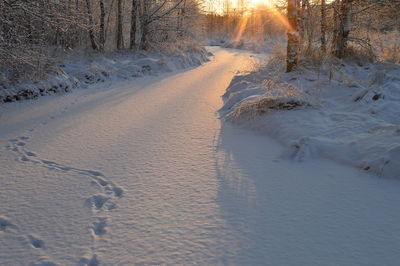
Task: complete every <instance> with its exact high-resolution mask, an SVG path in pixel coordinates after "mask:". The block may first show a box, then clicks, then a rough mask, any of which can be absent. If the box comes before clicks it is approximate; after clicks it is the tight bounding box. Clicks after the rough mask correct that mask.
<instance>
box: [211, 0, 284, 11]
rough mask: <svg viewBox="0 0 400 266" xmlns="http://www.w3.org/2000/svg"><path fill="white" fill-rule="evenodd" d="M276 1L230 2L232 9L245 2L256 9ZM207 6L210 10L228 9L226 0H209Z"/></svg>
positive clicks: (234, 0)
mask: <svg viewBox="0 0 400 266" xmlns="http://www.w3.org/2000/svg"><path fill="white" fill-rule="evenodd" d="M275 1H276V0H229V5H230V6H231V8H235V7H237V6H239V5H240V4H239V3H240V2H244V3H245V5H246V6H247V7H249V8H255V7H257V6H258V5H272V4H273V3H274V2H275ZM206 2H207V3H206V5H207V7H208V8H209V9H210V10H223V9H225V8H226V0H207V1H206Z"/></svg>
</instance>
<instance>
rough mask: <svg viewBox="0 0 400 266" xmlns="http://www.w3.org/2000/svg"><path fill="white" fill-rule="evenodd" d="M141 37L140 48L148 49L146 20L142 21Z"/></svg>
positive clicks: (147, 25)
mask: <svg viewBox="0 0 400 266" xmlns="http://www.w3.org/2000/svg"><path fill="white" fill-rule="evenodd" d="M141 26H142V30H141V32H142V38H141V39H140V47H139V49H140V50H148V49H149V40H148V37H149V24H148V23H147V21H144V22H142V25H141Z"/></svg>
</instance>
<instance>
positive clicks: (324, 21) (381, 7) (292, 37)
mask: <svg viewBox="0 0 400 266" xmlns="http://www.w3.org/2000/svg"><path fill="white" fill-rule="evenodd" d="M287 19H288V23H289V28H288V31H287V37H288V42H287V64H286V65H287V69H286V70H287V72H291V71H292V70H293V69H294V68H295V67H296V65H297V63H298V54H299V51H300V50H301V49H303V50H305V51H306V54H307V53H311V52H313V51H314V52H315V51H318V52H320V53H323V54H325V53H329V54H331V55H333V56H335V57H337V58H340V59H343V58H345V57H346V56H348V55H349V54H350V53H349V50H350V49H349V44H352V45H353V46H358V48H359V49H363V50H364V51H365V52H367V53H368V52H369V53H373V51H372V49H373V48H374V47H373V44H372V43H371V42H370V36H371V35H373V34H381V35H382V34H385V33H386V32H389V31H399V30H400V1H399V0H334V1H329V2H328V1H327V0H318V1H312V0H287ZM392 41H393V42H394V43H395V45H397V44H399V40H398V39H397V40H392ZM396 51H397V50H396ZM399 52H400V51H399Z"/></svg>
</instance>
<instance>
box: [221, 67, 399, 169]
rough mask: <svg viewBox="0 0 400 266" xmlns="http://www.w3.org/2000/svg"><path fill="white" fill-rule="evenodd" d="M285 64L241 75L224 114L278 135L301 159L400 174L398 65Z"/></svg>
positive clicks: (235, 83)
mask: <svg viewBox="0 0 400 266" xmlns="http://www.w3.org/2000/svg"><path fill="white" fill-rule="evenodd" d="M282 64H283V63H282V62H280V63H279V62H278V63H277V61H276V60H271V62H270V63H268V64H267V65H266V66H265V67H262V70H261V71H260V72H257V71H256V72H253V73H250V74H246V75H242V76H238V77H236V78H235V79H234V81H233V82H232V84H231V85H230V87H229V88H228V90H227V92H226V94H225V96H224V99H225V105H224V107H223V108H222V110H221V112H222V113H223V115H224V117H225V118H226V119H228V120H230V121H237V122H242V123H245V124H247V126H249V127H251V128H257V129H258V130H261V131H263V132H265V133H266V134H268V135H270V136H272V137H274V138H276V139H278V140H279V141H280V142H281V143H283V144H284V145H286V146H287V147H289V148H290V153H291V156H292V157H294V158H296V159H298V160H306V159H307V158H309V157H320V156H323V157H325V158H330V159H333V160H335V161H337V162H342V163H346V164H349V165H353V166H356V167H358V168H360V169H364V170H365V171H370V172H373V173H375V174H377V175H379V176H383V177H400V153H399V151H400V116H399V114H400V104H399V102H400V78H399V77H400V67H399V66H398V65H396V64H390V63H377V64H372V63H367V64H363V65H360V63H359V62H358V63H354V62H351V61H349V62H342V63H341V64H333V65H331V66H330V65H328V64H326V65H324V66H322V68H321V69H314V68H312V67H306V66H303V67H301V68H300V69H299V70H298V71H297V72H295V73H289V74H287V73H284V71H283V66H282ZM282 109H284V110H282ZM292 109H293V110H292ZM248 120H250V122H248Z"/></svg>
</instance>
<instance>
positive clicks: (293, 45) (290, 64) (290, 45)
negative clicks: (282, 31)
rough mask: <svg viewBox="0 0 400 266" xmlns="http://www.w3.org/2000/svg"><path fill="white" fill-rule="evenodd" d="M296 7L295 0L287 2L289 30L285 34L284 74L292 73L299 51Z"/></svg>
mask: <svg viewBox="0 0 400 266" xmlns="http://www.w3.org/2000/svg"><path fill="white" fill-rule="evenodd" d="M297 16H298V12H297V7H296V0H288V6H287V17H288V22H289V29H288V32H287V36H288V42H287V56H286V72H292V71H293V69H294V68H295V66H296V65H297V53H298V49H299V32H298V28H297V26H298V25H297Z"/></svg>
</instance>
